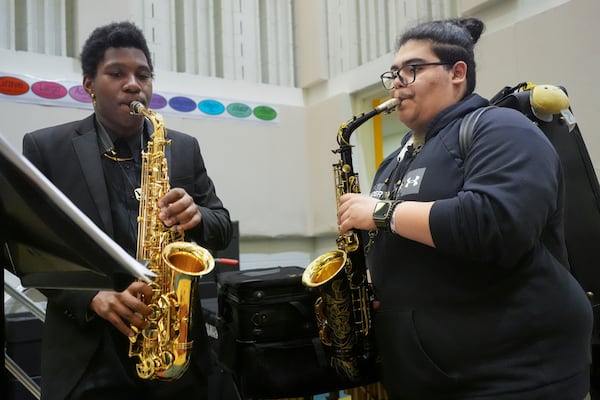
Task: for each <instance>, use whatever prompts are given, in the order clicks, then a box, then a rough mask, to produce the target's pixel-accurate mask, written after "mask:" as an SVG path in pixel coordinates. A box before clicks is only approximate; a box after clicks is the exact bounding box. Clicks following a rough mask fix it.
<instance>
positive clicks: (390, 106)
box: [375, 98, 400, 113]
mask: <svg viewBox="0 0 600 400" xmlns="http://www.w3.org/2000/svg"><path fill="white" fill-rule="evenodd" d="M398 104H400V100H398V99H396V98H391V99H389V100H386V101H384V102H383V103H381V104H380V105H378V106H377V107H375V111H377V113H380V112H384V111H385V112H386V113H391V112H392V111H394V110H395V109H396V106H397V105H398Z"/></svg>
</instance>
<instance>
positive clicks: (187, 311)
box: [129, 101, 214, 380]
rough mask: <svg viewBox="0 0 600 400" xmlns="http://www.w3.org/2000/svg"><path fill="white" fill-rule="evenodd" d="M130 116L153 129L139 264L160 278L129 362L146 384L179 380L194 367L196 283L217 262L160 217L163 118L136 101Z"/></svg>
mask: <svg viewBox="0 0 600 400" xmlns="http://www.w3.org/2000/svg"><path fill="white" fill-rule="evenodd" d="M129 107H130V109H131V114H132V115H143V116H144V117H145V118H147V119H148V120H149V121H150V122H151V123H152V125H153V126H154V132H153V133H152V137H151V139H150V140H149V141H148V150H147V152H142V176H141V196H140V208H139V215H138V219H137V220H138V238H137V259H138V260H140V261H143V262H146V263H147V268H148V269H149V270H151V271H152V272H154V273H156V278H154V280H153V281H152V283H151V286H152V299H151V301H150V302H149V306H150V307H151V308H152V312H151V313H150V314H149V316H148V317H147V320H148V322H149V326H148V327H147V328H145V329H138V328H136V327H135V326H132V330H133V331H134V333H135V335H134V336H132V337H130V338H129V339H130V344H129V357H138V358H139V360H138V362H137V364H136V372H137V375H138V376H139V377H140V378H142V379H162V380H174V379H178V378H180V377H181V375H183V373H184V372H185V371H186V370H187V368H188V365H189V362H190V354H191V349H192V341H190V340H189V339H188V333H189V332H191V330H192V312H193V311H194V310H193V304H194V298H195V295H196V294H195V292H196V286H197V284H196V283H197V280H198V279H199V278H200V277H201V276H202V275H205V274H207V273H209V272H210V271H212V269H213V268H214V259H213V257H212V255H211V254H210V252H209V251H208V250H206V249H204V248H203V247H200V246H198V245H196V244H193V243H188V242H185V241H184V235H183V233H181V232H176V231H171V229H170V228H168V227H166V226H165V225H164V224H163V223H162V221H161V220H160V219H159V218H158V214H159V212H160V209H159V207H158V200H159V199H160V198H161V197H162V196H163V195H165V194H166V193H167V192H168V191H169V189H170V184H169V175H168V168H167V159H166V158H165V148H166V146H167V145H169V144H170V143H171V141H170V140H167V139H166V134H167V131H166V129H165V126H164V122H163V118H162V116H161V115H160V114H157V113H155V112H154V111H152V110H149V109H147V108H146V107H144V105H143V104H142V103H140V102H138V101H133V102H132V103H131V104H130V106H129Z"/></svg>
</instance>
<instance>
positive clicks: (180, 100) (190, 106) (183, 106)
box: [169, 96, 196, 112]
mask: <svg viewBox="0 0 600 400" xmlns="http://www.w3.org/2000/svg"><path fill="white" fill-rule="evenodd" d="M169 105H170V106H171V108H172V109H173V110H176V111H182V112H190V111H193V110H195V109H196V102H195V101H194V100H192V99H190V98H189V97H184V96H177V97H172V98H171V99H170V100H169Z"/></svg>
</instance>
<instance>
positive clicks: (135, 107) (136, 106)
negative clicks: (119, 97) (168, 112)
mask: <svg viewBox="0 0 600 400" xmlns="http://www.w3.org/2000/svg"><path fill="white" fill-rule="evenodd" d="M144 108H146V107H145V106H144V105H143V104H142V103H141V102H139V101H137V100H135V101H132V102H131V103H130V104H129V109H130V110H131V114H132V115H135V114H140V112H141V111H142V110H143V109H144Z"/></svg>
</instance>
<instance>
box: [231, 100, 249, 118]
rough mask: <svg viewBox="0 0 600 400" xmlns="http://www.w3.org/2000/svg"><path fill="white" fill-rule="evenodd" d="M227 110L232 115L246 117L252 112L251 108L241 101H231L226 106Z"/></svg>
mask: <svg viewBox="0 0 600 400" xmlns="http://www.w3.org/2000/svg"><path fill="white" fill-rule="evenodd" d="M227 112H228V113H229V114H231V115H233V116H234V117H238V118H246V117H248V116H250V114H252V109H251V108H250V107H249V106H248V105H246V104H243V103H231V104H229V105H228V106H227Z"/></svg>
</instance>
